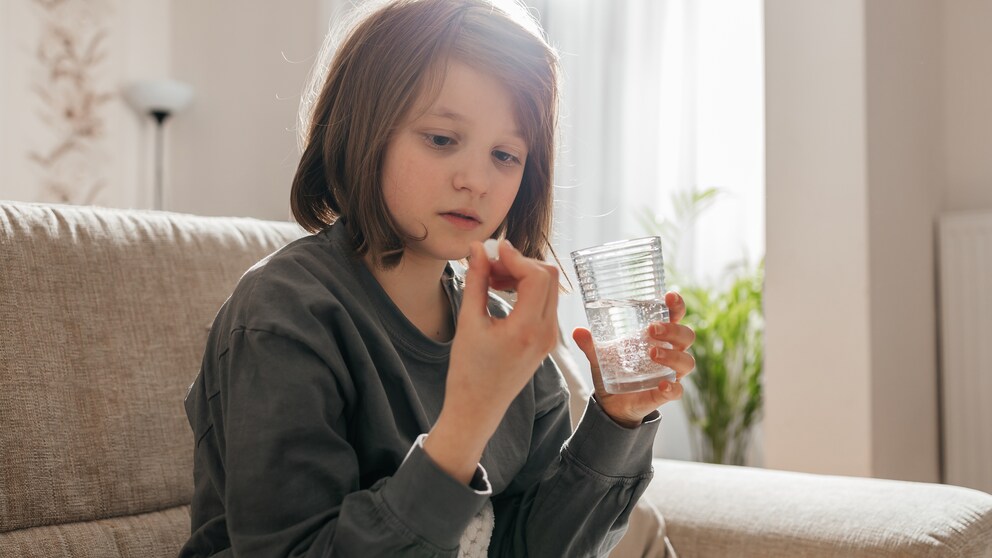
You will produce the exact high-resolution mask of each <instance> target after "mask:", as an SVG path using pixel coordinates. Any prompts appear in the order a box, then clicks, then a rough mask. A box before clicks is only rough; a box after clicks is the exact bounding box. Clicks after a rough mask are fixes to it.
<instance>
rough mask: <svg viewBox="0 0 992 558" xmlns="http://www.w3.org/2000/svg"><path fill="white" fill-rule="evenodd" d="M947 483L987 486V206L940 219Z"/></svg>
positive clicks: (991, 438) (991, 374)
mask: <svg viewBox="0 0 992 558" xmlns="http://www.w3.org/2000/svg"><path fill="white" fill-rule="evenodd" d="M937 239H938V246H937V250H938V257H939V266H940V276H939V291H940V293H939V296H940V299H939V300H940V302H939V304H940V324H941V325H940V339H941V343H940V354H941V358H940V360H941V406H942V412H941V416H942V420H943V432H942V439H943V446H942V447H943V471H944V479H943V480H944V482H946V483H948V484H955V485H959V486H967V487H970V488H976V489H978V490H983V491H985V492H992V212H981V213H978V212H972V213H949V214H945V215H942V216H941V217H940V219H939V220H938V224H937Z"/></svg>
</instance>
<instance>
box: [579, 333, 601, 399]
mask: <svg viewBox="0 0 992 558" xmlns="http://www.w3.org/2000/svg"><path fill="white" fill-rule="evenodd" d="M572 340H573V341H575V344H576V345H577V346H578V347H579V350H580V351H582V354H584V355H586V359H587V360H588V361H589V368H591V369H592V383H593V387H594V388H595V391H596V393H598V394H604V393H606V390H605V389H604V387H603V376H602V375H601V374H600V372H599V359H598V358H597V357H596V346H595V345H594V344H593V342H592V333H591V332H590V331H589V330H588V329H586V328H584V327H577V328H575V329H574V330H572Z"/></svg>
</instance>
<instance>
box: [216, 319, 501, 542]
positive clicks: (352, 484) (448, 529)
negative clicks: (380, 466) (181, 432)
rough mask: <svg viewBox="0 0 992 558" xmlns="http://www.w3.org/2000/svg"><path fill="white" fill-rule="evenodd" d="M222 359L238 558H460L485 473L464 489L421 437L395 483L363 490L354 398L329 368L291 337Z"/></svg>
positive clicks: (256, 340)
mask: <svg viewBox="0 0 992 558" xmlns="http://www.w3.org/2000/svg"><path fill="white" fill-rule="evenodd" d="M222 360H226V362H224V363H223V364H222V366H223V368H224V369H225V370H226V372H227V373H226V374H224V377H226V382H227V386H226V389H225V390H223V392H221V393H219V394H218V395H221V394H222V395H223V397H225V398H226V400H225V401H223V402H222V407H223V420H224V423H225V428H224V429H223V430H224V435H225V436H226V444H224V445H225V447H224V448H223V451H222V452H221V455H222V460H223V463H224V470H225V474H226V475H225V476H226V482H225V485H224V486H223V489H222V495H221V497H222V498H223V501H224V508H225V514H226V517H225V518H224V520H225V521H226V523H227V531H228V534H229V537H230V542H231V549H232V550H233V553H234V554H235V555H240V556H314V557H316V556H321V557H329V556H455V555H456V554H457V549H458V542H459V538H460V537H461V534H462V532H463V531H464V530H465V528H466V526H467V525H468V523H469V521H470V520H471V519H472V517H473V516H474V515H475V514H476V513H477V512H478V511H479V510H480V509H481V508H482V506H483V504H484V503H485V500H486V499H487V498H488V497H489V496H490V494H491V487H490V486H489V482H488V480H487V479H486V477H485V472H484V471H483V470H482V469H481V467H480V469H479V470H478V471H477V474H476V477H475V479H474V480H473V482H472V483H471V485H465V484H463V483H460V482H458V481H457V480H455V479H453V478H452V477H450V476H449V475H447V474H446V473H445V472H443V471H442V470H441V469H440V468H438V467H437V466H436V465H435V464H434V463H433V461H432V460H431V459H430V458H429V457H428V456H427V454H426V453H424V451H423V449H422V445H421V444H420V442H419V440H418V442H417V443H414V445H413V447H412V448H411V450H410V453H409V454H408V455H407V457H406V459H405V460H404V461H403V462H402V464H401V465H400V466H399V468H398V470H397V471H396V472H395V474H394V475H393V476H391V477H386V478H383V479H380V480H379V481H378V482H376V483H375V484H374V485H373V486H371V487H370V488H369V489H367V490H360V487H359V464H358V459H357V456H356V453H355V451H354V449H353V448H352V446H351V445H350V444H349V442H348V440H349V437H348V431H349V430H348V428H349V425H348V424H347V420H346V417H347V411H346V406H347V401H346V398H344V397H342V393H341V392H342V388H341V385H340V383H339V382H338V381H337V380H336V379H335V376H334V374H332V371H331V370H330V369H329V366H328V363H327V362H325V360H324V359H321V358H320V357H319V356H318V355H317V354H316V353H314V352H313V351H311V350H309V348H308V347H307V346H305V345H304V344H302V343H299V342H296V341H294V340H292V339H288V338H286V337H283V336H280V335H276V334H273V333H270V332H266V331H258V330H238V331H235V332H234V333H233V335H232V337H231V340H230V349H229V351H228V352H227V353H226V354H225V355H224V356H223V357H222ZM199 451H200V449H199V448H198V449H197V452H198V453H199ZM198 484H199V483H198Z"/></svg>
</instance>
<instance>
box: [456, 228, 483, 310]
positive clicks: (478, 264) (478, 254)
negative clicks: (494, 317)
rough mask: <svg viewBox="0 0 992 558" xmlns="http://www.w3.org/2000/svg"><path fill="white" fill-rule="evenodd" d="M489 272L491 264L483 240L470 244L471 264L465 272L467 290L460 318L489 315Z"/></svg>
mask: <svg viewBox="0 0 992 558" xmlns="http://www.w3.org/2000/svg"><path fill="white" fill-rule="evenodd" d="M489 273H490V264H489V260H488V259H487V258H486V251H485V249H484V248H483V247H482V243H481V242H473V243H472V244H471V245H470V246H469V264H468V270H467V271H466V272H465V291H464V293H463V294H462V307H461V310H460V311H459V314H458V319H459V321H461V320H462V319H464V318H466V317H468V318H471V317H476V316H489V309H488V305H489Z"/></svg>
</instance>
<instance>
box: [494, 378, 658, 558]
mask: <svg viewBox="0 0 992 558" xmlns="http://www.w3.org/2000/svg"><path fill="white" fill-rule="evenodd" d="M660 420H661V419H660V415H659V414H658V412H657V411H655V412H653V413H652V414H651V415H649V416H648V417H646V418H645V420H644V422H643V423H642V424H641V425H640V426H638V427H637V428H633V429H628V428H624V427H622V426H620V425H619V424H617V423H615V422H614V421H613V420H612V419H610V418H609V416H607V415H606V413H605V412H604V411H603V410H602V409H601V408H600V406H599V404H598V403H597V402H596V400H595V398H594V397H590V398H589V400H588V402H587V404H586V409H585V413H584V414H583V416H582V419H581V420H580V421H579V424H578V426H577V427H576V429H575V432H574V433H572V435H571V437H568V433H569V430H570V425H569V416H568V400H567V397H566V398H564V399H562V400H561V401H560V402H559V403H558V405H556V406H555V407H553V408H552V409H550V410H549V411H547V412H545V413H543V415H542V416H539V417H538V418H537V419H536V421H535V423H534V435H533V438H532V444H531V457H530V459H529V460H528V463H527V466H526V467H525V469H529V470H530V471H527V470H525V471H522V472H521V474H520V475H519V477H520V478H521V479H527V478H533V479H534V480H533V481H531V484H530V485H529V486H521V487H517V490H516V491H511V490H507V491H505V492H504V493H503V494H500V495H498V496H496V497H494V499H493V507H494V510H495V513H496V526H495V530H494V533H493V540H492V543H491V545H490V556H576V557H578V556H605V555H606V554H608V553H609V551H610V550H611V549H612V548H613V547H614V546H616V544H617V543H618V542H619V540H620V537H622V536H623V533H624V532H625V531H626V528H627V520H628V518H629V516H630V512H631V510H632V509H633V508H634V505H635V504H636V503H637V500H638V498H640V496H641V494H643V492H644V490H645V489H646V488H647V486H648V483H649V482H650V480H651V478H652V476H653V469H652V466H651V457H652V449H653V445H654V437H655V434H656V433H657V430H658V426H659V423H660ZM566 437H568V439H567V441H566V442H565V443H564V445H562V443H561V441H562V440H564V439H565V438H566ZM542 472H543V473H542Z"/></svg>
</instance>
